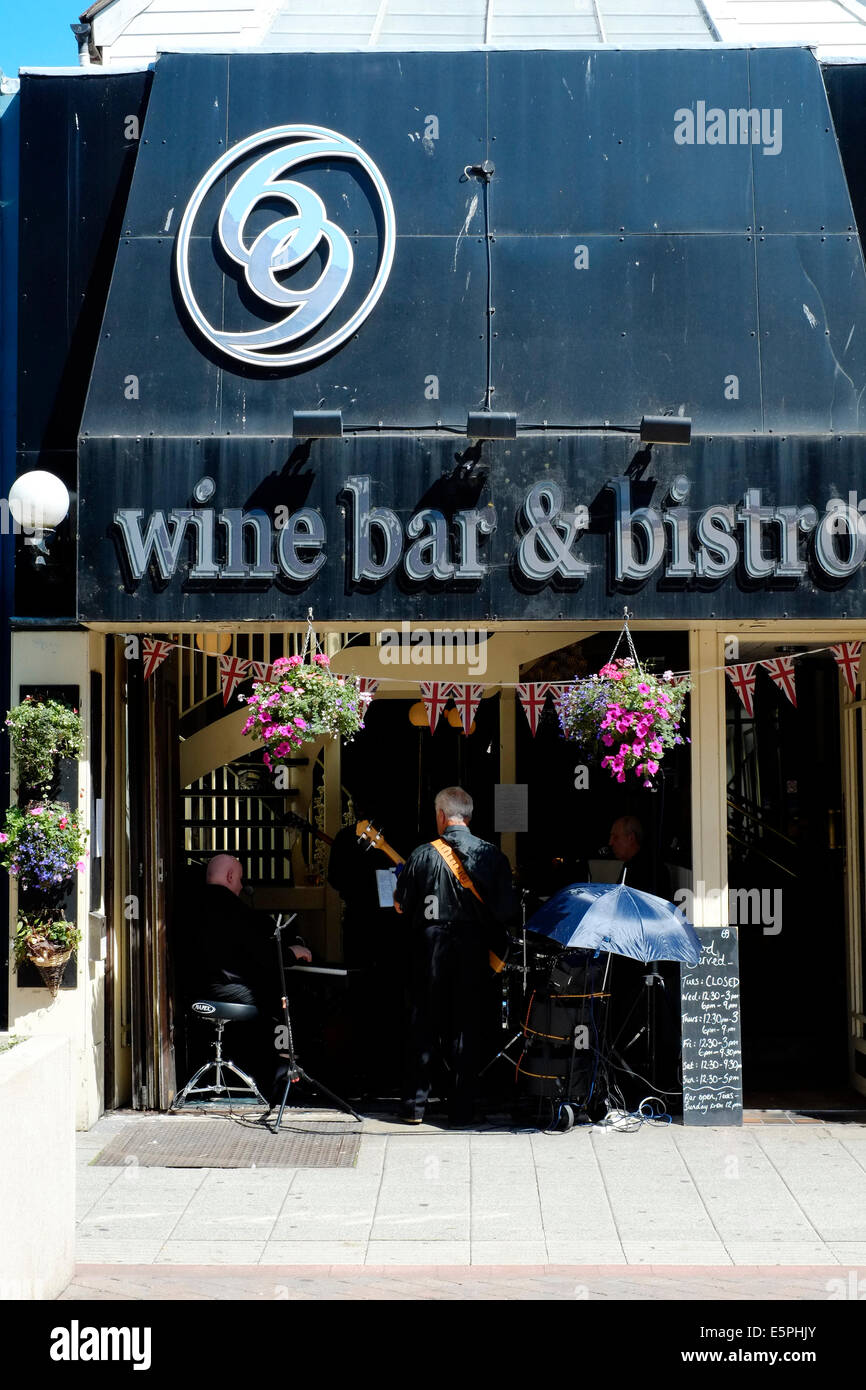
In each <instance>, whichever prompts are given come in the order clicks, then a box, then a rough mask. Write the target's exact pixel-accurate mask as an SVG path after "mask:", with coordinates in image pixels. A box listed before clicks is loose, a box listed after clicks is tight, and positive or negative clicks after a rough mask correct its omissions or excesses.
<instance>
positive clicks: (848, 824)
mask: <svg viewBox="0 0 866 1390" xmlns="http://www.w3.org/2000/svg"><path fill="white" fill-rule="evenodd" d="M840 686H841V689H840V695H839V709H840V721H841V726H842V727H841V735H842V737H841V744H842V796H843V808H844V815H845V964H846V973H847V982H848V1081H849V1084H850V1085H851V1086H852V1087H853V1088H854V1090H855V1091H858V1092H859V1093H860V1095H863V1096H866V1076H861V1075H859V1074H858V1072H857V1070H856V1067H855V1057H856V1054H857V1053H860V1054H861V1055H862V1056H866V1000H864V988H863V944H864V935H866V915H864V910H863V891H864V884H866V825H864V819H866V698H862V697H861V698H860V699H858V698H856V697H855V696H854V695H852V694H851V691H850V690H849V688H848V686H847V684H845V683H844V682H840ZM861 688H862V687H861ZM858 722H859V733H860V756H859V758H858V756H857V732H858V729H857V725H858Z"/></svg>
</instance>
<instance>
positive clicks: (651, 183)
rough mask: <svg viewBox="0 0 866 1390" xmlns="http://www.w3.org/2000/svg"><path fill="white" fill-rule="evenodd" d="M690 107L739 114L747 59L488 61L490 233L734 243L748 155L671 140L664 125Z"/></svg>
mask: <svg viewBox="0 0 866 1390" xmlns="http://www.w3.org/2000/svg"><path fill="white" fill-rule="evenodd" d="M701 100H703V101H705V102H706V103H707V104H708V105H709V106H712V105H714V104H715V105H718V106H720V107H722V106H723V107H725V108H727V107H729V106H741V105H745V106H748V105H749V76H748V55H747V54H745V53H741V52H732V51H726V50H722V49H718V50H714V51H710V52H706V53H702V54H701V55H700V61H699V62H697V61H696V60H695V57H694V55H692V54H690V53H686V52H683V51H674V50H670V51H664V52H652V53H643V52H632V51H630V52H622V53H611V52H608V51H604V50H598V51H596V52H591V53H586V52H584V53H562V54H557V55H555V56H554V55H552V54H545V53H497V54H491V57H490V133H491V159H492V160H493V161H494V163H495V165H496V178H495V182H494V184H493V185H492V189H491V192H492V195H493V196H492V207H493V225H494V230H495V231H496V232H497V233H503V232H523V233H526V232H534V233H537V234H538V235H547V236H549V235H555V234H562V233H564V234H570V233H578V232H579V233H581V234H584V235H589V234H591V233H593V232H618V231H621V230H624V231H626V232H666V231H680V232H685V231H689V232H735V231H736V232H742V231H744V230H745V229H746V228H747V227H748V226H749V224H750V223H751V221H752V169H751V152H750V150H749V149H748V148H741V147H740V146H733V147H732V146H728V145H726V146H716V147H712V148H710V147H708V146H707V145H706V144H698V143H693V144H677V143H676V141H675V138H674V136H675V130H676V128H677V120H676V114H675V113H676V112H677V111H678V110H681V109H689V110H693V109H696V107H697V102H698V101H701ZM697 133H698V132H696V134H697ZM494 141H495V143H493V142H494Z"/></svg>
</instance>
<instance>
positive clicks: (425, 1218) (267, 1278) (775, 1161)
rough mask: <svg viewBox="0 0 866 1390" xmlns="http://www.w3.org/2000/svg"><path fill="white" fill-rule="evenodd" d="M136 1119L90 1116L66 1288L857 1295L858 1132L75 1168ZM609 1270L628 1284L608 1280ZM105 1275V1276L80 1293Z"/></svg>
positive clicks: (535, 1138)
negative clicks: (253, 1271) (477, 1283)
mask: <svg viewBox="0 0 866 1390" xmlns="http://www.w3.org/2000/svg"><path fill="white" fill-rule="evenodd" d="M138 1118H140V1117H138V1116H129V1115H110V1116H106V1117H105V1118H104V1119H102V1120H100V1121H99V1123H98V1124H97V1125H96V1126H95V1127H94V1128H93V1129H92V1130H90V1132H89V1133H87V1134H83V1135H80V1136H79V1138H78V1149H79V1160H80V1167H79V1174H78V1179H79V1180H78V1193H77V1200H78V1216H79V1235H78V1251H77V1259H78V1261H79V1277H78V1280H77V1282H76V1286H75V1287H77V1286H78V1284H79V1283H80V1280H81V1279H82V1278H84V1277H86V1276H87V1268H86V1267H87V1266H92V1265H93V1266H99V1267H104V1266H120V1265H129V1266H134V1267H135V1278H136V1279H137V1278H140V1277H141V1268H140V1267H142V1266H154V1267H157V1266H177V1267H178V1271H179V1273H180V1271H181V1270H182V1271H183V1275H182V1277H183V1278H188V1277H189V1267H195V1268H196V1270H198V1271H200V1270H201V1269H202V1267H210V1268H211V1269H212V1271H213V1274H214V1275H216V1273H217V1271H216V1269H215V1268H214V1267H216V1266H224V1267H226V1270H227V1271H228V1270H231V1271H232V1272H233V1277H237V1276H238V1275H239V1274H240V1273H242V1272H243V1271H242V1270H240V1269H239V1267H255V1266H258V1267H268V1270H270V1271H271V1272H270V1273H268V1272H266V1270H265V1269H263V1268H262V1269H261V1270H260V1272H261V1275H262V1279H263V1280H264V1282H263V1284H262V1287H263V1288H266V1287H268V1286H270V1287H271V1288H273V1285H274V1283H279V1282H281V1280H280V1278H279V1277H278V1271H279V1270H290V1271H291V1272H292V1278H293V1279H297V1278H300V1277H301V1275H302V1273H303V1271H302V1269H300V1267H303V1266H306V1267H309V1269H310V1276H311V1277H312V1276H313V1271H315V1276H316V1278H317V1279H318V1280H319V1281H321V1278H322V1274H323V1271H324V1272H325V1273H326V1274H327V1277H328V1278H329V1279H333V1278H335V1277H337V1275H338V1273H339V1270H338V1267H344V1268H345V1269H346V1275H345V1277H346V1278H347V1279H348V1280H349V1282H348V1284H346V1287H347V1288H352V1287H354V1288H356V1289H357V1287H358V1286H357V1284H356V1283H353V1282H352V1277H350V1276H349V1273H348V1271H349V1269H350V1268H352V1267H354V1268H355V1270H357V1267H368V1269H369V1270H370V1272H372V1271H373V1270H375V1271H377V1272H378V1275H379V1276H381V1277H384V1275H383V1274H382V1271H384V1270H386V1268H387V1267H390V1268H392V1269H394V1272H395V1275H396V1274H397V1272H398V1271H397V1269H396V1267H400V1269H401V1270H402V1271H403V1273H404V1275H405V1274H408V1273H409V1271H410V1270H412V1271H414V1272H415V1273H417V1270H418V1268H419V1267H423V1268H424V1270H425V1278H426V1279H428V1280H429V1279H430V1278H433V1279H435V1269H436V1267H439V1268H441V1269H442V1270H443V1272H444V1271H445V1270H446V1269H447V1270H451V1271H454V1270H455V1269H460V1270H464V1271H465V1270H466V1269H470V1270H472V1271H473V1273H474V1272H475V1271H476V1270H477V1271H479V1273H480V1272H481V1270H482V1267H484V1268H487V1269H491V1270H492V1269H494V1268H495V1269H497V1270H499V1271H502V1270H503V1269H506V1270H507V1271H508V1274H507V1277H508V1278H510V1277H511V1276H512V1273H513V1271H514V1269H515V1268H517V1267H520V1268H523V1269H524V1270H525V1271H526V1273H527V1274H529V1271H530V1270H532V1271H533V1278H537V1277H542V1276H541V1274H540V1273H539V1272H540V1271H544V1270H548V1271H549V1273H548V1275H546V1276H544V1277H546V1278H548V1279H549V1278H554V1279H559V1278H560V1277H562V1278H564V1279H565V1280H566V1281H567V1282H568V1281H570V1286H571V1287H572V1290H573V1286H574V1284H575V1283H587V1282H588V1280H589V1277H590V1276H589V1270H590V1269H592V1270H594V1271H595V1274H594V1275H593V1278H600V1277H601V1276H600V1275H599V1274H598V1270H599V1268H600V1267H601V1268H602V1269H603V1270H604V1279H605V1280H610V1279H612V1278H613V1276H615V1275H617V1274H618V1273H619V1274H620V1276H621V1277H620V1279H619V1286H620V1287H621V1288H625V1287H630V1286H631V1285H630V1284H629V1280H631V1279H632V1278H633V1277H638V1278H639V1279H640V1280H641V1281H642V1280H643V1279H644V1278H645V1275H644V1274H643V1273H641V1270H643V1271H657V1269H658V1267H662V1268H663V1269H664V1270H665V1271H666V1274H665V1278H669V1277H670V1275H671V1273H672V1271H674V1270H675V1268H677V1267H679V1268H680V1269H681V1270H682V1271H683V1274H684V1276H685V1275H686V1272H687V1281H688V1282H689V1284H690V1286H692V1287H694V1281H695V1279H696V1277H697V1276H696V1271H699V1270H700V1269H701V1268H704V1269H705V1270H706V1273H707V1275H708V1276H710V1275H711V1277H710V1278H709V1279H707V1280H705V1281H704V1282H705V1283H707V1284H708V1285H709V1286H710V1287H713V1286H714V1285H717V1281H718V1271H719V1270H721V1272H722V1273H724V1272H725V1270H727V1271H730V1273H731V1276H732V1278H733V1279H734V1283H735V1284H736V1275H737V1269H738V1267H742V1269H743V1271H744V1272H745V1271H746V1270H749V1269H751V1270H754V1267H762V1268H765V1269H766V1271H767V1278H768V1279H769V1280H770V1282H771V1284H772V1283H773V1281H774V1280H777V1281H780V1286H781V1285H785V1286H786V1287H789V1288H793V1286H792V1285H791V1283H790V1281H791V1280H793V1281H794V1284H797V1285H799V1283H802V1281H803V1280H806V1281H807V1282H809V1285H810V1289H811V1292H810V1293H809V1294H808V1295H798V1294H797V1293H796V1292H788V1293H786V1294H781V1295H778V1296H784V1297H798V1296H808V1297H813V1298H814V1297H818V1298H826V1297H828V1296H829V1294H828V1289H827V1281H828V1280H831V1279H834V1278H835V1279H840V1278H841V1279H842V1280H843V1281H844V1280H845V1279H847V1278H848V1276H849V1273H850V1272H852V1271H853V1272H854V1278H855V1282H856V1279H857V1278H858V1277H860V1278H862V1279H863V1280H864V1292H866V1126H862V1125H855V1124H840V1123H832V1124H822V1123H817V1124H804V1125H798V1124H783V1125H775V1124H768V1125H762V1124H756V1125H750V1126H748V1127H744V1128H743V1129H685V1128H683V1127H682V1126H680V1125H670V1126H665V1127H661V1126H659V1127H656V1126H644V1127H643V1128H641V1129H640V1130H638V1131H637V1132H635V1133H617V1132H606V1131H603V1130H599V1129H585V1130H573V1131H572V1132H571V1133H569V1134H541V1133H536V1132H529V1133H527V1132H525V1131H523V1132H501V1131H499V1132H492V1133H462V1132H461V1133H449V1132H447V1131H439V1130H436V1129H433V1128H432V1127H428V1126H426V1125H425V1126H423V1127H422V1128H421V1129H417V1130H413V1129H405V1128H404V1129H400V1130H399V1131H398V1130H396V1127H394V1126H389V1125H386V1124H381V1123H377V1122H376V1121H367V1122H366V1123H365V1129H364V1136H363V1138H362V1141H361V1149H360V1155H359V1159H358V1163H357V1166H356V1167H355V1168H354V1169H252V1170H250V1169H235V1170H228V1169H222V1170H215V1169H214V1170H211V1169H180V1168H146V1167H139V1166H137V1165H136V1164H135V1163H134V1162H133V1163H131V1164H129V1165H128V1166H125V1167H123V1168H94V1167H91V1166H89V1165H90V1164H91V1162H92V1160H93V1158H94V1157H95V1156H96V1154H97V1153H98V1152H99V1151H100V1149H101V1148H103V1147H104V1145H105V1143H106V1142H107V1141H108V1139H109V1138H110V1137H111V1136H112V1135H113V1134H115V1133H116V1132H117V1131H118V1129H122V1128H123V1127H124V1126H125V1125H127V1124H130V1123H135V1121H136V1119H138ZM164 1122H165V1123H166V1124H171V1123H172V1118H171V1117H165V1120H164ZM226 1123H231V1121H229V1120H226ZM291 1123H292V1124H295V1125H298V1126H299V1127H300V1126H303V1125H305V1124H309V1125H310V1126H311V1127H315V1126H316V1125H321V1124H323V1123H333V1124H334V1125H335V1126H337V1125H340V1124H344V1123H346V1117H345V1116H337V1115H334V1116H333V1117H329V1116H325V1115H323V1113H322V1112H321V1111H318V1112H300V1111H293V1112H292V1119H291ZM551 1267H553V1268H551ZM563 1267H565V1269H566V1271H567V1272H566V1273H564V1274H560V1273H559V1272H558V1271H560V1270H561V1269H562V1268H563ZM624 1267H631V1268H629V1269H628V1276H627V1277H626V1278H625V1282H623V1278H622V1276H625V1268H624ZM581 1268H586V1270H587V1277H586V1278H585V1279H582V1278H581V1275H580V1269H581ZM773 1268H776V1269H777V1275H774V1274H773V1273H772V1269H773ZM335 1271H336V1273H335ZM575 1271H577V1272H575ZM711 1271H712V1274H711ZM822 1271H825V1272H824V1273H822ZM114 1272H115V1273H116V1274H117V1275H118V1276H119V1273H120V1272H119V1271H117V1270H115V1271H114ZM519 1272H520V1270H519V1268H518V1269H517V1273H518V1274H519ZM130 1274H132V1271H130ZM153 1275H154V1277H155V1275H156V1270H155V1269H154V1271H153ZM106 1277H109V1276H106V1274H105V1271H104V1269H103V1270H102V1273H99V1274H97V1275H96V1278H97V1282H98V1280H99V1279H104V1278H106ZM353 1277H356V1276H353ZM497 1277H499V1276H497ZM502 1277H506V1276H504V1275H503V1276H502ZM282 1282H285V1281H284V1280H283V1281H282ZM387 1283H388V1281H387V1280H386V1284H387ZM615 1285H616V1280H614V1283H612V1284H611V1283H607V1284H605V1285H604V1287H605V1288H608V1287H609V1288H613V1287H614V1286H615ZM163 1287H166V1285H163ZM548 1287H553V1285H548ZM640 1287H648V1286H647V1285H646V1284H645V1283H643V1282H641V1284H640ZM667 1287H670V1288H676V1284H675V1283H674V1284H673V1285H671V1284H668V1285H667ZM599 1288H600V1289H601V1285H599ZM94 1296H97V1297H98V1296H100V1295H99V1294H98V1293H95V1294H94ZM160 1296H161V1295H160V1294H158V1293H154V1292H152V1291H150V1292H148V1294H147V1297H160ZM166 1296H170V1297H176V1296H179V1295H176V1294H172V1295H166ZM199 1296H204V1297H208V1296H215V1297H220V1296H222V1295H219V1294H216V1295H208V1294H204V1295H199ZM250 1296H253V1297H259V1296H262V1297H264V1296H268V1297H273V1296H274V1294H273V1293H272V1292H271V1293H270V1294H252V1295H250ZM293 1296H294V1295H293ZM299 1296H300V1295H299ZM310 1296H311V1297H318V1296H321V1297H331V1296H344V1297H359V1296H364V1297H367V1296H371V1295H367V1294H364V1295H359V1294H358V1293H357V1292H356V1293H354V1294H352V1293H344V1294H342V1295H336V1294H315V1293H313V1294H310ZM382 1296H383V1297H384V1296H386V1295H384V1294H383V1295H382ZM387 1296H388V1297H393V1296H394V1293H393V1289H392V1292H390V1293H389V1294H388V1295H387ZM423 1296H429V1295H423ZM439 1296H448V1295H441V1294H440V1295H439ZM452 1296H454V1295H452ZM459 1296H460V1297H466V1296H472V1295H467V1294H466V1293H465V1292H463V1293H461V1294H460V1295H459ZM475 1296H479V1297H481V1296H484V1297H486V1296H488V1295H487V1294H485V1295H480V1294H478V1295H475ZM496 1296H497V1297H500V1296H506V1295H503V1294H501V1293H497V1295H496ZM520 1296H526V1295H520ZM545 1296H550V1297H559V1296H562V1297H566V1296H568V1297H571V1298H573V1297H575V1294H574V1292H573V1291H572V1292H570V1293H568V1294H561V1295H560V1294H549V1295H545ZM591 1296H599V1297H628V1296H636V1297H649V1296H653V1295H651V1294H646V1293H644V1294H635V1295H629V1294H627V1293H623V1292H618V1293H615V1294H613V1293H606V1292H604V1291H601V1292H599V1293H598V1294H597V1295H591ZM656 1296H659V1297H671V1296H673V1297H677V1296H682V1295H681V1294H678V1293H676V1292H675V1293H673V1294H671V1293H667V1294H659V1295H656ZM694 1296H701V1297H703V1296H711V1295H708V1294H700V1295H694ZM723 1296H725V1297H735V1296H737V1295H736V1294H730V1293H727V1294H725V1295H723ZM740 1296H743V1295H740ZM745 1296H748V1297H761V1296H769V1297H773V1296H776V1295H773V1294H767V1295H761V1294H749V1295H745ZM839 1296H842V1295H839Z"/></svg>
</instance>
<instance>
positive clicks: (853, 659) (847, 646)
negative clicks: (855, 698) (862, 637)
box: [830, 642, 863, 695]
mask: <svg viewBox="0 0 866 1390" xmlns="http://www.w3.org/2000/svg"><path fill="white" fill-rule="evenodd" d="M862 646H863V643H862V642H838V643H837V644H836V646H835V647H831V648H830V650H831V652H832V653H833V656H834V658H835V660H836V665H837V666H838V667H839V670H840V671H841V672H842V675H843V676H844V677H845V679H846V681H847V682H848V689H849V690H850V691H851V694H852V695H856V694H857V674H858V672H859V670H860V648H861V647H862Z"/></svg>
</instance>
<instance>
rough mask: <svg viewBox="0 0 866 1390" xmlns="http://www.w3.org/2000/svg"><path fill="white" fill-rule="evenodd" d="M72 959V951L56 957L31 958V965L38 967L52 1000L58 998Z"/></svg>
mask: <svg viewBox="0 0 866 1390" xmlns="http://www.w3.org/2000/svg"><path fill="white" fill-rule="evenodd" d="M71 958H72V952H71V951H60V952H58V953H57V954H55V955H46V956H31V957H30V963H31V965H35V966H36V969H37V970H38V971H39V974H40V975H41V976H42V981H43V983H44V984H46V985H47V986H48V992H49V994H50V995H51V998H52V999H56V998H57V994H58V991H59V990H60V982H61V980H62V979H63V972H64V971H65V969H66V966H67V964H68V962H69V961H70V959H71Z"/></svg>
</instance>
